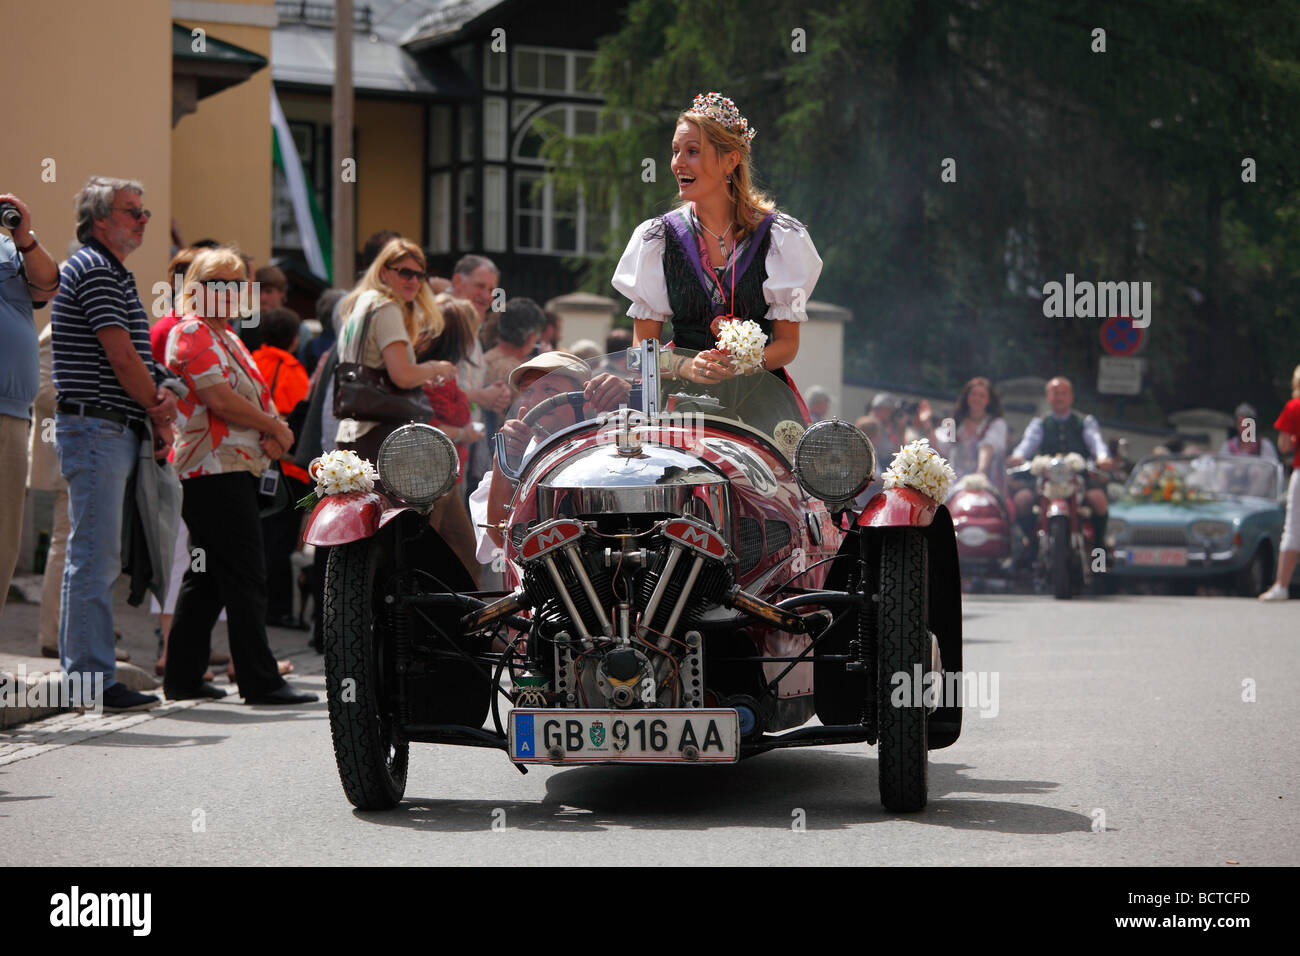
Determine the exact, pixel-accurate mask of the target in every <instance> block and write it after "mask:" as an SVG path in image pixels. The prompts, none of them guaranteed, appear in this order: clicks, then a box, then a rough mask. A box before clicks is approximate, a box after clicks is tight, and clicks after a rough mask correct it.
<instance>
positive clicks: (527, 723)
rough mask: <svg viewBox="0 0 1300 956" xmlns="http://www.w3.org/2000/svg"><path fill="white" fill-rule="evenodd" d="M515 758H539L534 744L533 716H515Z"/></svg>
mask: <svg viewBox="0 0 1300 956" xmlns="http://www.w3.org/2000/svg"><path fill="white" fill-rule="evenodd" d="M515 756H516V757H535V756H537V748H536V746H535V745H534V744H533V715H532V714H515Z"/></svg>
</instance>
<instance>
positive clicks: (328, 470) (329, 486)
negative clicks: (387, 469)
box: [298, 451, 379, 509]
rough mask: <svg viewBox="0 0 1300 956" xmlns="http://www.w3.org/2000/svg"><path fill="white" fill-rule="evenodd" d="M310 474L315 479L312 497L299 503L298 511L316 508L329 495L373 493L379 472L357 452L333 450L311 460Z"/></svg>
mask: <svg viewBox="0 0 1300 956" xmlns="http://www.w3.org/2000/svg"><path fill="white" fill-rule="evenodd" d="M307 474H308V475H310V476H311V477H312V478H315V479H316V487H315V488H314V489H313V490H312V492H311V494H309V495H307V496H306V497H304V498H303V499H302V500H301V501H299V502H298V507H299V508H306V509H310V508H314V507H316V502H318V501H320V499H321V498H323V497H325V496H326V495H345V494H348V493H349V492H353V491H373V490H374V488H375V481H376V480H378V478H379V473H378V472H377V471H375V466H374V465H372V464H370V462H368V461H366V459H364V458H362V457H361V456H360V455H358V454H357V453H356V452H354V451H331V452H327V453H326V454H324V455H321V456H320V457H319V458H317V459H315V460H313V461H312V463H311V464H310V465H308V466H307Z"/></svg>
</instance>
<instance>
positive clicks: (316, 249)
mask: <svg viewBox="0 0 1300 956" xmlns="http://www.w3.org/2000/svg"><path fill="white" fill-rule="evenodd" d="M271 126H272V127H273V128H274V130H275V135H274V136H273V137H272V138H271V152H272V154H273V156H274V159H275V165H276V166H277V167H279V169H280V171H281V172H283V173H284V178H285V182H286V183H287V184H288V186H289V199H290V201H291V202H292V203H293V216H294V220H295V221H296V223H297V226H298V235H299V236H300V237H301V239H302V252H303V255H304V256H305V257H306V259H307V267H308V268H309V269H311V271H312V273H313V274H315V275H317V276H319V277H320V278H322V279H324V280H326V281H327V282H329V281H333V276H332V275H331V274H330V265H329V263H330V256H329V255H327V247H328V246H329V244H330V236H329V230H328V229H327V228H326V226H325V218H324V216H322V215H321V211H320V206H319V205H317V203H316V197H315V196H314V195H312V193H311V190H309V189H308V188H307V179H306V177H305V176H303V171H302V160H300V159H299V158H298V147H297V146H295V145H294V142H293V136H292V134H290V132H289V123H288V121H287V120H286V119H285V118H284V110H282V109H281V108H280V98H279V97H278V96H276V95H275V87H271Z"/></svg>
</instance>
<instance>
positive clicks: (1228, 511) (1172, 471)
mask: <svg viewBox="0 0 1300 956" xmlns="http://www.w3.org/2000/svg"><path fill="white" fill-rule="evenodd" d="M1283 477H1284V476H1283V472H1282V466H1281V465H1280V464H1278V463H1277V462H1272V461H1261V460H1260V459H1258V458H1247V457H1244V456H1237V455H1161V456H1157V457H1153V458H1144V459H1143V460H1142V461H1140V462H1139V463H1138V465H1137V467H1136V468H1134V469H1133V474H1132V476H1131V477H1130V478H1129V480H1128V484H1127V485H1126V486H1125V489H1124V495H1123V496H1122V497H1121V498H1120V499H1119V500H1118V501H1116V502H1114V503H1113V504H1112V505H1111V507H1110V521H1109V523H1108V526H1107V529H1106V544H1107V547H1108V548H1109V550H1110V552H1111V554H1112V556H1113V566H1112V568H1111V571H1112V573H1113V574H1114V576H1115V581H1116V583H1119V582H1125V581H1128V582H1133V581H1138V580H1144V581H1152V580H1159V581H1167V582H1170V583H1172V584H1174V585H1175V587H1176V588H1178V589H1179V590H1181V591H1185V592H1186V591H1194V589H1195V588H1196V586H1197V585H1198V584H1215V585H1219V586H1226V587H1230V588H1231V589H1232V590H1234V591H1235V592H1236V593H1237V594H1239V595H1242V596H1244V597H1255V596H1256V595H1257V594H1259V593H1260V592H1261V591H1263V590H1264V589H1265V588H1266V587H1267V586H1268V583H1269V581H1271V580H1272V579H1273V569H1274V567H1275V565H1274V562H1275V561H1276V560H1277V553H1278V542H1279V541H1280V540H1281V538H1282V518H1283V508H1284V503H1285V485H1284V481H1283Z"/></svg>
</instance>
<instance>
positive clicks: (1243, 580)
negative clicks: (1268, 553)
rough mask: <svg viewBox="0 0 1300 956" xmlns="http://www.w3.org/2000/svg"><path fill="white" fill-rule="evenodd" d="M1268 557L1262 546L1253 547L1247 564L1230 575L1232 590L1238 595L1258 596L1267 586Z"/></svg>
mask: <svg viewBox="0 0 1300 956" xmlns="http://www.w3.org/2000/svg"><path fill="white" fill-rule="evenodd" d="M1268 572H1269V567H1268V559H1267V558H1266V557H1265V556H1264V548H1263V546H1262V545H1261V546H1259V547H1257V548H1255V553H1254V554H1252V555H1251V556H1250V561H1249V563H1247V565H1246V566H1245V567H1244V568H1242V569H1241V570H1240V571H1238V572H1237V573H1236V574H1234V575H1233V577H1232V585H1233V590H1234V591H1236V592H1237V595H1238V596H1239V597H1258V596H1259V595H1260V594H1262V593H1263V592H1264V590H1265V589H1266V588H1267V587H1268V584H1269V581H1268V577H1269V575H1268Z"/></svg>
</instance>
